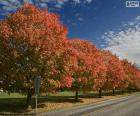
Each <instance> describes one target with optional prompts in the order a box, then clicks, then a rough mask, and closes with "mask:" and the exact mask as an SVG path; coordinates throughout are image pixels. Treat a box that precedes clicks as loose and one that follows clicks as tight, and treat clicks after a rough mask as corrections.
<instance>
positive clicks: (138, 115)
mask: <svg viewBox="0 0 140 116" xmlns="http://www.w3.org/2000/svg"><path fill="white" fill-rule="evenodd" d="M40 116H140V93H137V94H133V95H131V96H127V97H121V98H117V99H113V100H106V101H102V102H100V103H96V104H90V105H83V106H79V107H75V108H70V109H65V110H59V111H53V112H48V113H41V114H40Z"/></svg>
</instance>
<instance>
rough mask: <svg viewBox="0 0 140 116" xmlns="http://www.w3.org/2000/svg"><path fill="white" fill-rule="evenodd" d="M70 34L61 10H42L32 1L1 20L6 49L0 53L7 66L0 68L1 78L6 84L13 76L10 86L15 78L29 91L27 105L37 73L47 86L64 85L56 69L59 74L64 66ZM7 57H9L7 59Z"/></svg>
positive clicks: (44, 87)
mask: <svg viewBox="0 0 140 116" xmlns="http://www.w3.org/2000/svg"><path fill="white" fill-rule="evenodd" d="M66 36H67V28H66V27H65V26H64V25H63V24H61V22H60V20H59V16H58V15H57V14H54V13H49V12H48V11H47V10H44V11H43V10H40V9H38V8H37V7H35V6H33V5H31V4H25V5H23V6H22V7H21V8H19V9H18V10H17V11H16V12H15V13H13V14H10V15H9V16H8V17H7V18H6V19H5V20H2V21H0V42H1V43H0V44H1V45H2V46H3V47H1V48H0V49H1V50H0V51H1V53H3V52H4V54H3V56H2V55H1V57H0V58H1V59H0V63H1V65H2V67H4V68H2V70H1V71H0V72H2V73H3V75H2V77H1V78H2V81H3V84H4V86H5V85H6V84H7V80H10V81H9V83H8V84H7V85H9V86H10V82H12V84H13V86H15V87H16V88H18V89H19V90H24V92H27V107H28V106H29V104H30V102H31V97H32V95H33V93H34V88H33V80H34V78H35V77H37V76H41V78H42V88H43V89H44V90H48V88H47V87H52V86H53V89H52V88H51V90H54V89H56V88H59V87H60V86H61V85H60V81H59V80H60V76H59V78H58V77H56V74H54V72H57V74H58V71H60V70H61V69H60V68H61V67H59V68H58V65H59V64H58V62H59V63H60V60H61V59H60V60H59V58H57V57H58V56H59V52H60V51H62V48H63V46H64V45H65V41H66ZM3 59H5V60H6V61H5V62H3V61H2V60H3ZM9 62H10V63H9ZM54 64H57V65H54ZM7 67H8V68H7ZM56 67H57V68H56ZM7 69H8V71H7ZM60 73H62V72H60ZM60 75H61V74H60ZM64 77H67V76H63V79H62V80H63V81H64V80H68V78H67V79H64ZM14 83H15V84H14ZM19 83H20V84H19ZM17 84H19V85H20V87H18V86H17ZM5 89H7V88H5ZM9 90H10V89H9ZM49 90H50V89H49Z"/></svg>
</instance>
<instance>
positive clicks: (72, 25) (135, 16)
mask: <svg viewBox="0 0 140 116" xmlns="http://www.w3.org/2000/svg"><path fill="white" fill-rule="evenodd" d="M27 1H28V2H30V3H32V4H35V5H37V6H39V7H40V8H48V9H49V11H50V12H56V13H59V15H60V17H61V21H62V22H63V23H64V24H65V25H67V26H68V28H69V34H68V37H69V38H81V39H87V40H89V41H90V42H93V43H94V44H95V45H96V46H97V47H98V48H105V49H109V50H111V51H112V52H113V53H115V54H117V55H118V56H120V57H121V58H127V59H128V60H130V61H132V62H136V63H137V64H140V61H138V58H139V59H140V53H139V52H136V51H140V47H138V46H140V44H138V45H136V46H137V47H136V46H135V43H140V36H139V34H140V30H139V29H140V17H139V16H140V7H138V8H128V7H126V6H125V2H126V0H0V19H3V18H4V17H5V14H7V13H9V12H14V11H15V10H16V8H17V7H20V6H21V5H22V4H23V3H24V2H27ZM130 1H131V0H130ZM137 1H140V0H137ZM132 32H134V33H132ZM133 35H134V36H133ZM133 37H134V38H133ZM124 43H126V45H125V48H123V49H124V51H123V52H122V47H124ZM131 43H134V45H133V46H131ZM132 48H133V49H132ZM130 49H131V50H130ZM128 51H131V54H130V53H128ZM134 53H135V54H134ZM135 57H138V58H137V59H135Z"/></svg>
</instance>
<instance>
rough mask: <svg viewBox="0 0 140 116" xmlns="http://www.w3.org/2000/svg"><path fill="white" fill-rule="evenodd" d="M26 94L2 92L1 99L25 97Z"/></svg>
mask: <svg viewBox="0 0 140 116" xmlns="http://www.w3.org/2000/svg"><path fill="white" fill-rule="evenodd" d="M25 97H26V96H25V95H22V94H19V93H11V94H8V93H0V99H3V98H5V99H6V98H25Z"/></svg>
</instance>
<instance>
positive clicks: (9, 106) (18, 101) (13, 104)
mask: <svg viewBox="0 0 140 116" xmlns="http://www.w3.org/2000/svg"><path fill="white" fill-rule="evenodd" d="M25 111H26V108H25V98H6V99H5V98H1V99H0V112H13V113H16V112H18V113H19V112H21V113H22V112H25Z"/></svg>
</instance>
